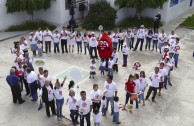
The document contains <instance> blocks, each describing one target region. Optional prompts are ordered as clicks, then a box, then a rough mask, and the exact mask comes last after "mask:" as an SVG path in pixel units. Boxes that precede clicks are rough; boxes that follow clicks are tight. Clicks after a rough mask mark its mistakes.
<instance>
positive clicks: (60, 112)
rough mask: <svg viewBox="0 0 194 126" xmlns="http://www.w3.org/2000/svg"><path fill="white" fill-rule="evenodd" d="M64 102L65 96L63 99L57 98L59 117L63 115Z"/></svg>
mask: <svg viewBox="0 0 194 126" xmlns="http://www.w3.org/2000/svg"><path fill="white" fill-rule="evenodd" d="M63 104H64V98H62V99H56V106H57V117H58V118H59V117H60V118H61V117H62V108H63Z"/></svg>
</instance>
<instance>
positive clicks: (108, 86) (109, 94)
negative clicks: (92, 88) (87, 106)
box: [104, 76, 117, 115]
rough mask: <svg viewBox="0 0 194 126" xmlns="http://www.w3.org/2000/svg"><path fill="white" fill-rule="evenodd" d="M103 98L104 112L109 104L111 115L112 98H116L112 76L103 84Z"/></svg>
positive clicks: (115, 87)
mask: <svg viewBox="0 0 194 126" xmlns="http://www.w3.org/2000/svg"><path fill="white" fill-rule="evenodd" d="M104 90H105V97H106V100H107V105H106V111H107V110H108V104H109V102H110V103H111V115H113V108H114V96H117V85H116V84H115V82H113V76H108V77H107V80H106V81H105V82H104Z"/></svg>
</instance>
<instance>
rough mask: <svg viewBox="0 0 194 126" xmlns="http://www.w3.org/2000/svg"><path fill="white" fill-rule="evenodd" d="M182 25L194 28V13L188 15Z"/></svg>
mask: <svg viewBox="0 0 194 126" xmlns="http://www.w3.org/2000/svg"><path fill="white" fill-rule="evenodd" d="M180 26H184V27H189V28H194V15H192V16H190V17H188V18H187V19H186V20H185V21H184V22H183V23H181V24H180Z"/></svg>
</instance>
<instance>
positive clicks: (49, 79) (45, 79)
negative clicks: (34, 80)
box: [39, 75, 52, 87]
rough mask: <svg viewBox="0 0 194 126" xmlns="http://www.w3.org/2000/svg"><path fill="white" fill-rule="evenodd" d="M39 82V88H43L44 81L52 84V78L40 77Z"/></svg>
mask: <svg viewBox="0 0 194 126" xmlns="http://www.w3.org/2000/svg"><path fill="white" fill-rule="evenodd" d="M39 81H40V84H41V87H43V86H44V83H45V81H51V82H52V78H51V77H50V76H49V75H48V76H47V77H45V76H44V75H40V79H39Z"/></svg>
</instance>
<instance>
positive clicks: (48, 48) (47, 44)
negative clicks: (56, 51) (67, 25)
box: [45, 41, 51, 53]
mask: <svg viewBox="0 0 194 126" xmlns="http://www.w3.org/2000/svg"><path fill="white" fill-rule="evenodd" d="M48 50H49V52H51V41H45V51H46V53H47V52H48Z"/></svg>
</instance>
